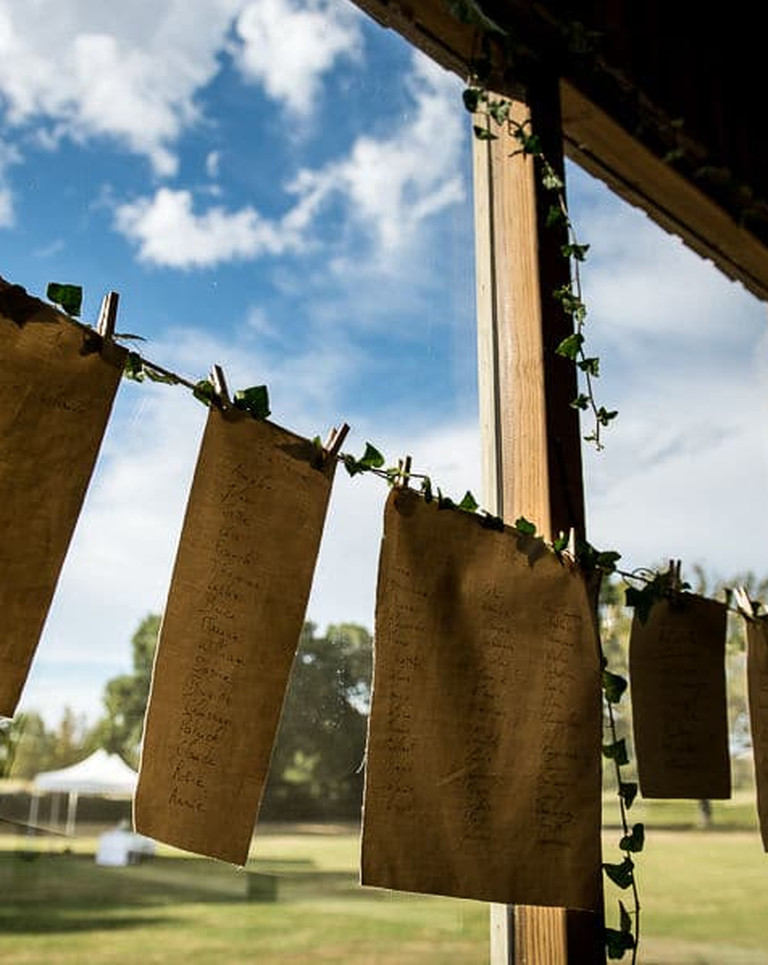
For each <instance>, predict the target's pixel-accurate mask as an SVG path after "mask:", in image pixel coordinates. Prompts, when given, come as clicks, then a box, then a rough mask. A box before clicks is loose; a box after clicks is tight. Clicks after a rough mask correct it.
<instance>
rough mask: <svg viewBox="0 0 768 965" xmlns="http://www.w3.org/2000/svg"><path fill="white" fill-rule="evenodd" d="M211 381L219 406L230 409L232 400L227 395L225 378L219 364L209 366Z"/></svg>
mask: <svg viewBox="0 0 768 965" xmlns="http://www.w3.org/2000/svg"><path fill="white" fill-rule="evenodd" d="M211 382H212V383H213V390H214V392H215V393H216V396H217V397H218V400H219V403H220V404H221V407H222V408H223V409H230V408H231V407H232V400H231V399H230V397H229V389H228V388H227V380H226V379H225V378H224V369H222V367H221V366H220V365H214V366H212V367H211Z"/></svg>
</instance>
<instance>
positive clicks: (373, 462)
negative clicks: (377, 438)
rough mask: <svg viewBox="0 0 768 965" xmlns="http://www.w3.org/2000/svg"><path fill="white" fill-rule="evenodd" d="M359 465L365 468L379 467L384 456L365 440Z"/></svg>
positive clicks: (382, 463)
mask: <svg viewBox="0 0 768 965" xmlns="http://www.w3.org/2000/svg"><path fill="white" fill-rule="evenodd" d="M360 465H361V466H363V468H365V469H381V467H382V466H383V465H384V456H382V454H381V453H380V452H379V450H378V449H377V448H376V447H375V446H372V445H371V444H370V442H366V444H365V452H364V453H363V458H362V459H361V460H360Z"/></svg>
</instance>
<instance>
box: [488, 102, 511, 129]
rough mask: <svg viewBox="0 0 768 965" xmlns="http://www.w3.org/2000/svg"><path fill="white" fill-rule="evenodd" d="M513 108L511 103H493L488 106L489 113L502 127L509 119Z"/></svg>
mask: <svg viewBox="0 0 768 965" xmlns="http://www.w3.org/2000/svg"><path fill="white" fill-rule="evenodd" d="M511 106H512V105H511V104H510V102H509V101H491V103H490V104H489V105H488V113H489V114H490V115H491V117H492V118H493V119H494V121H496V123H497V124H499V125H501V124H503V123H504V121H506V119H507V118H508V117H509V109H510V107H511Z"/></svg>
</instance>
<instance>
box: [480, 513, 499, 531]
mask: <svg viewBox="0 0 768 965" xmlns="http://www.w3.org/2000/svg"><path fill="white" fill-rule="evenodd" d="M480 525H481V526H482V527H483V529H495V530H496V531H497V532H499V533H503V532H504V520H503V519H502V518H501V517H500V516H494V515H492V514H491V513H486V512H485V511H483V515H482V516H481V517H480Z"/></svg>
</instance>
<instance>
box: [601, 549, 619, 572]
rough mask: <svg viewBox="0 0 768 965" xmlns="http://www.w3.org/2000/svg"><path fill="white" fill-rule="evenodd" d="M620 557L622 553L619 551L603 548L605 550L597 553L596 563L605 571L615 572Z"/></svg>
mask: <svg viewBox="0 0 768 965" xmlns="http://www.w3.org/2000/svg"><path fill="white" fill-rule="evenodd" d="M620 559H621V553H617V552H616V550H603V552H601V553H598V554H597V558H596V560H595V563H596V564H597V568H598V569H600V570H602V571H603V573H613V571H614V570H615V569H616V564H617V563H618V561H619V560H620Z"/></svg>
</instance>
